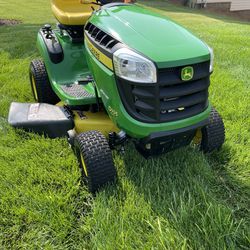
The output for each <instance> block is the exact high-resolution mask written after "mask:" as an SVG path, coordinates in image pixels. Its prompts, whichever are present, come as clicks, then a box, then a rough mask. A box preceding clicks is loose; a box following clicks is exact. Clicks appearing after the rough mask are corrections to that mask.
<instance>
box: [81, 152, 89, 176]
mask: <svg viewBox="0 0 250 250" xmlns="http://www.w3.org/2000/svg"><path fill="white" fill-rule="evenodd" d="M81 164H82V167H83V171H84V174H85V176H87V177H88V171H87V167H86V164H85V161H84V159H83V155H82V154H81Z"/></svg>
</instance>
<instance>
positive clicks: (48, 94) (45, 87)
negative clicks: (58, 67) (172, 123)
mask: <svg viewBox="0 0 250 250" xmlns="http://www.w3.org/2000/svg"><path fill="white" fill-rule="evenodd" d="M29 75H30V84H31V89H32V92H33V96H34V99H35V100H36V101H37V102H40V103H49V104H56V103H58V102H59V101H60V100H59V98H58V96H57V95H56V94H55V93H54V91H53V89H52V87H51V84H50V82H49V77H48V74H47V71H46V68H45V65H44V62H43V61H42V60H39V59H36V60H33V61H32V62H31V64H30V71H29Z"/></svg>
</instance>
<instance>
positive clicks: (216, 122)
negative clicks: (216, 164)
mask: <svg viewBox="0 0 250 250" xmlns="http://www.w3.org/2000/svg"><path fill="white" fill-rule="evenodd" d="M201 133H202V140H201V145H200V148H201V150H202V151H203V152H204V153H210V152H212V151H214V150H219V149H220V148H221V147H222V145H223V143H224V141H225V127H224V123H223V120H222V118H221V116H220V115H219V113H218V112H217V111H216V109H215V108H212V110H211V113H210V116H209V124H208V125H207V126H205V127H203V128H202V129H201Z"/></svg>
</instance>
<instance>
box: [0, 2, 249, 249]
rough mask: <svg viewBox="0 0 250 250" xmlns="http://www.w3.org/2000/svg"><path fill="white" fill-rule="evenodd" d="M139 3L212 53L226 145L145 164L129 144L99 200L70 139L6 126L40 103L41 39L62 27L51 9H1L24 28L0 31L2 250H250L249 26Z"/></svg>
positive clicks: (214, 94) (213, 93)
mask: <svg viewBox="0 0 250 250" xmlns="http://www.w3.org/2000/svg"><path fill="white" fill-rule="evenodd" d="M141 2H144V3H146V4H147V5H151V6H155V7H157V8H158V9H159V10H157V11H159V12H161V13H162V14H164V15H167V16H169V17H170V18H172V19H173V20H175V21H176V22H178V23H180V24H182V25H184V26H185V27H187V28H189V29H190V30H191V31H192V32H193V33H195V34H196V35H197V36H198V37H200V38H202V39H203V40H205V41H206V42H207V43H208V44H209V45H210V46H212V47H213V48H214V50H215V55H216V59H215V72H214V74H213V76H212V84H211V88H210V100H211V102H212V104H213V105H214V106H215V107H216V108H217V109H218V110H219V111H220V113H221V114H222V116H223V118H224V121H225V126H226V131H227V133H226V143H225V145H224V146H223V148H222V150H221V151H220V152H219V153H213V154H212V155H208V156H207V155H203V154H202V153H200V152H199V151H198V150H197V149H195V148H192V147H187V148H184V149H180V150H177V151H175V152H171V153H169V154H166V155H164V156H161V157H159V158H155V159H150V160H148V161H146V160H144V159H143V158H142V157H141V156H140V155H139V154H138V153H137V152H136V151H135V149H134V148H133V145H132V144H129V145H128V146H127V148H126V153H125V155H119V154H117V153H116V154H115V155H114V157H115V163H116V166H117V169H118V173H119V180H118V183H117V186H116V187H114V186H111V187H108V188H106V189H105V190H103V191H102V192H100V193H99V194H98V195H97V196H96V197H95V198H93V197H92V196H91V195H89V194H88V193H87V191H86V189H85V187H84V186H83V185H82V184H81V181H80V173H79V171H78V166H77V162H76V159H75V157H74V155H73V153H72V151H71V149H70V148H69V147H68V145H67V143H66V141H65V140H63V139H58V140H49V139H45V138H42V137H40V136H37V135H33V134H28V133H24V132H22V131H14V130H13V129H12V128H10V127H9V126H8V125H7V122H6V117H7V113H8V107H9V105H10V103H11V101H21V102H23V101H32V95H31V91H30V87H29V80H28V66H29V62H30V61H31V60H32V59H33V58H36V57H38V56H39V55H38V53H37V51H36V47H35V42H36V33H37V31H38V29H39V27H40V26H41V24H44V23H46V22H50V23H55V20H54V19H53V17H52V14H51V11H50V7H49V1H48V0H36V1H28V0H22V1H17V0H0V18H15V19H20V20H22V22H23V23H22V24H20V25H17V26H13V27H0V249H249V246H250V234H249V232H250V230H249V228H250V227H249V225H250V223H249V222H250V219H249V215H250V192H249V190H250V189H249V188H250V183H249V181H250V171H249V168H250V112H249V109H250V89H249V88H250V70H249V69H250V46H249V44H250V25H249V23H243V22H239V21H235V20H232V19H228V18H226V17H219V16H215V15H210V14H208V13H207V12H202V13H201V12H199V11H190V10H188V9H185V8H182V7H176V6H173V5H170V4H168V3H166V1H141Z"/></svg>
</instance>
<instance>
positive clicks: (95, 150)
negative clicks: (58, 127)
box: [75, 131, 116, 193]
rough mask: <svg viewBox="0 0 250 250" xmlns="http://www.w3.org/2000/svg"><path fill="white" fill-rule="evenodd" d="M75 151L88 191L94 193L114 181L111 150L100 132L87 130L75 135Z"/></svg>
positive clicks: (114, 174)
mask: <svg viewBox="0 0 250 250" xmlns="http://www.w3.org/2000/svg"><path fill="white" fill-rule="evenodd" d="M75 152H76V155H77V158H78V161H79V165H80V169H81V171H82V175H83V178H84V180H85V182H86V184H87V186H88V190H89V192H91V193H95V192H97V191H98V190H99V189H100V188H101V187H103V186H104V185H106V184H107V183H112V182H114V181H115V178H116V169H115V166H114V162H113V158H112V152H111V150H110V148H109V144H108V142H107V140H106V138H105V136H104V135H103V134H102V133H101V132H99V131H88V132H85V133H82V134H79V135H78V136H76V139H75Z"/></svg>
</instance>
